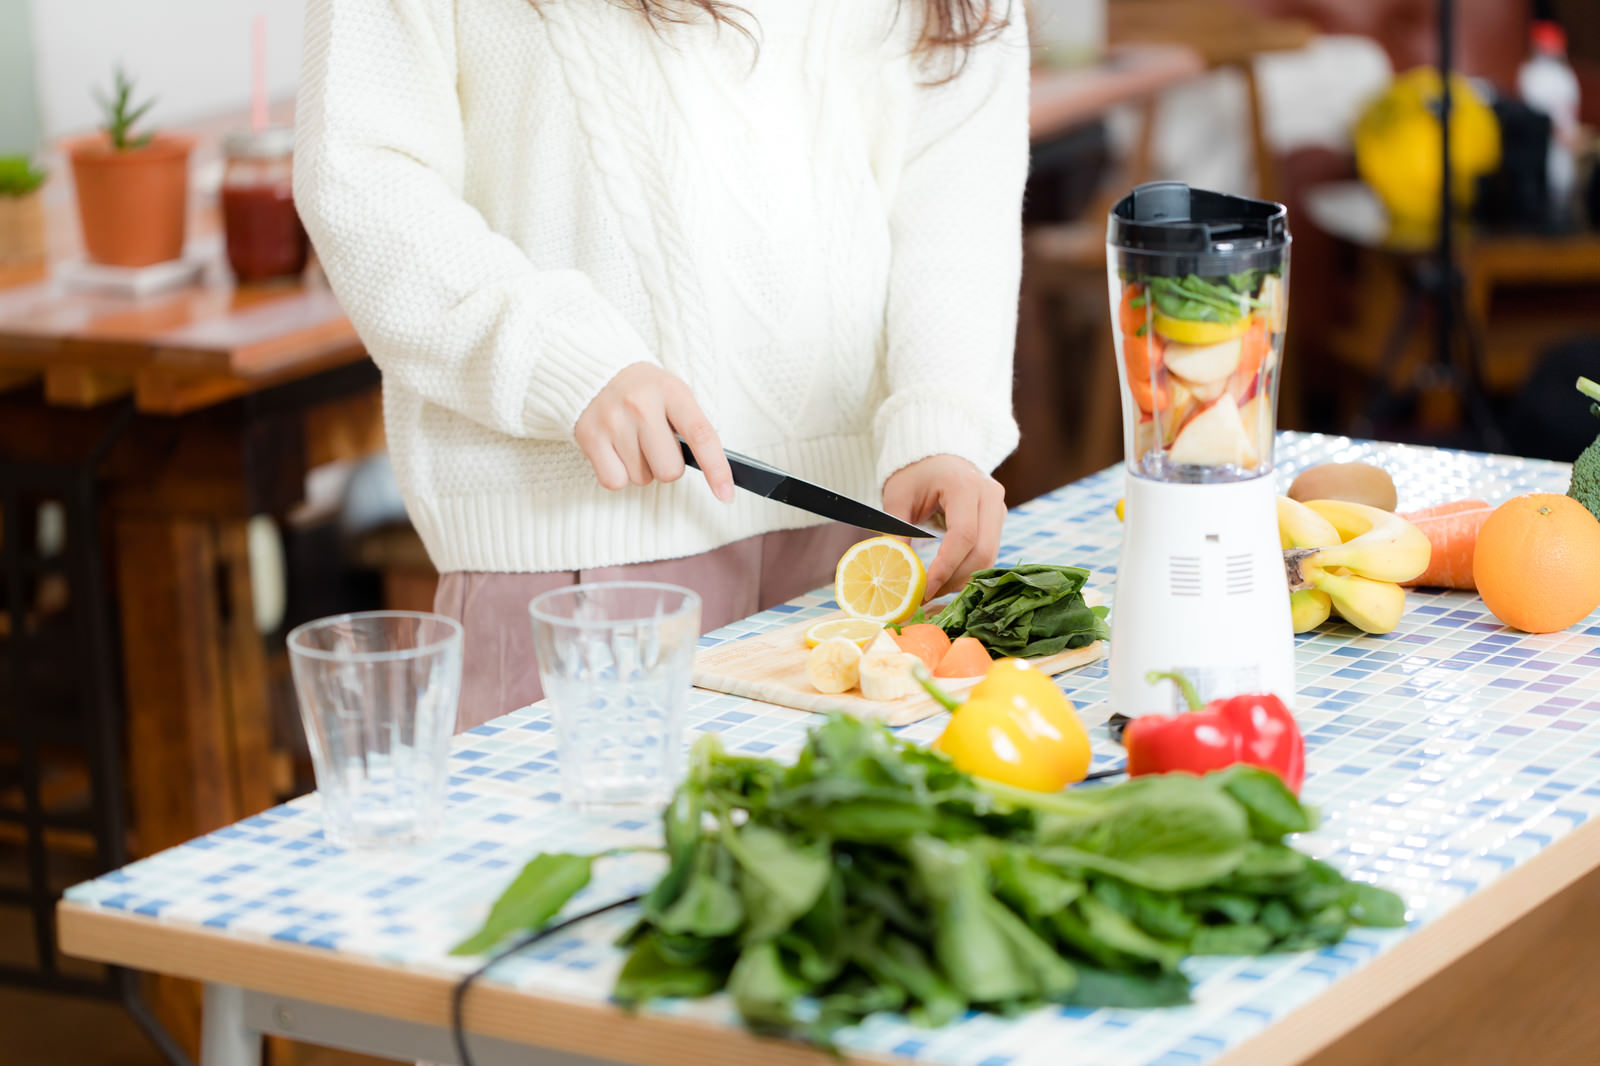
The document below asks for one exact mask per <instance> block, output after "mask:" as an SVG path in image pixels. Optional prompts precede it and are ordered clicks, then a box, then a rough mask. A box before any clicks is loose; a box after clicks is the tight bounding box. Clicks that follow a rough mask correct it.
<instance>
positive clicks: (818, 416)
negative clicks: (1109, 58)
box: [295, 0, 1028, 728]
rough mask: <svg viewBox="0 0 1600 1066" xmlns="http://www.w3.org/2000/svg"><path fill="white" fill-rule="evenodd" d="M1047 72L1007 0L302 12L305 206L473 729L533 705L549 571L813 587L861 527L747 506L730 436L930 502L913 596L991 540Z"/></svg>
mask: <svg viewBox="0 0 1600 1066" xmlns="http://www.w3.org/2000/svg"><path fill="white" fill-rule="evenodd" d="M1027 94H1028V51H1027V45H1026V31H1025V27H1024V25H1023V20H1022V13H1021V4H1020V3H1012V4H1009V5H1008V4H1007V2H1006V0H807V2H799V0H746V2H745V3H743V4H741V5H740V6H738V7H735V6H733V5H731V4H727V3H720V2H716V0H312V2H311V3H310V5H309V11H308V16H307V30H306V54H305V69H304V76H303V82H302V86H301V93H300V101H299V106H298V110H297V117H296V123H297V127H298V140H297V147H296V160H295V199H296V203H297V205H298V206H299V209H300V212H301V214H302V216H303V217H304V218H305V221H306V225H307V228H308V229H309V230H310V232H311V235H312V238H313V240H314V242H315V245H316V248H317V252H318V255H319V258H320V259H321V261H322V264H323V267H324V269H325V270H326V272H327V275H328V278H329V280H330V282H331V284H332V286H333V289H334V292H335V293H336V294H337V296H338V298H339V301H340V303H341V305H342V306H343V307H344V308H345V310H346V311H347V313H348V314H349V315H350V318H351V320H352V322H353V323H354V324H355V326H356V328H357V330H358V332H359V333H360V335H361V337H362V339H363V341H364V342H365V343H366V345H367V347H368V349H369V350H370V352H371V354H372V357H373V359H374V360H375V361H376V362H377V363H378V365H379V367H380V368H382V370H383V375H384V401H385V416H386V424H387V428H388V435H389V446H390V450H391V453H392V457H393V461H394V465H395V471H396V475H397V476H398V478H399V481H400V485H401V487H402V490H403V492H404V494H405V497H406V502H407V507H408V510H409V512H410V515H411V518H412V520H413V522H414V524H415V525H416V528H417V530H418V532H419V534H420V535H421V537H422V539H423V542H424V543H425V544H426V545H427V548H428V552H429V554H430V556H431V557H432V559H433V562H434V564H435V566H436V567H437V568H438V570H439V571H440V573H441V575H442V578H441V581H440V585H439V590H438V596H437V607H438V609H439V610H440V611H441V612H442V613H446V614H450V615H453V616H454V617H456V618H459V619H461V620H462V621H463V622H464V624H465V627H466V632H467V638H466V639H467V649H466V666H465V680H464V685H463V695H462V710H461V719H460V721H461V724H462V727H463V728H465V727H467V726H470V725H473V724H476V723H477V722H481V721H483V720H484V719H486V718H488V717H492V716H494V715H498V714H501V713H504V712H506V711H509V710H513V709H515V708H516V707H518V706H521V705H524V704H526V703H529V702H532V701H533V700H534V699H536V698H537V697H538V680H537V674H536V672H535V667H534V660H533V655H532V650H531V636H530V634H529V624H528V617H527V612H526V607H527V603H528V600H529V599H530V598H531V597H532V596H533V595H534V594H535V593H536V592H539V591H542V590H544V589H547V588H551V587H554V586H556V585H560V584H570V583H572V582H574V581H577V580H580V579H581V580H596V579H607V578H615V577H620V576H629V577H635V578H641V579H655V580H666V581H672V582H675V583H679V584H684V585H688V586H690V587H693V588H695V589H696V590H697V591H699V592H700V593H701V595H702V597H703V599H704V609H703V618H702V622H703V624H704V625H705V626H706V627H707V628H711V627H714V626H717V625H721V624H723V623H726V622H728V621H730V620H732V619H734V618H738V617H740V616H743V615H746V614H749V613H751V612H753V611H755V610H757V609H759V608H762V607H765V606H769V605H771V604H773V603H778V602H782V601H783V600H785V599H788V598H791V597H792V596H794V595H797V594H799V593H801V592H803V591H806V590H808V589H811V588H815V587H817V586H818V585H821V584H824V583H826V581H827V580H828V576H829V574H830V573H831V571H832V568H833V565H834V563H835V562H836V561H837V559H838V557H839V555H840V554H841V553H842V551H843V550H844V548H845V547H847V546H848V545H849V544H850V543H851V542H852V541H853V540H855V539H858V538H859V536H861V534H860V531H856V530H849V529H844V528H841V527H838V526H832V525H819V524H818V520H817V519H815V518H813V517H812V516H809V515H807V514H804V513H802V512H800V511H797V510H793V509H791V508H787V507H784V506H782V505H779V504H774V503H771V502H769V501H766V500H761V499H758V498H756V497H754V496H752V495H750V494H747V493H740V494H737V495H736V494H735V493H734V491H733V487H732V483H731V480H730V474H729V471H728V467H727V463H726V460H725V459H724V457H723V455H722V444H723V442H724V441H725V442H726V443H727V445H728V446H729V447H731V448H735V449H737V450H739V451H742V452H745V453H748V454H751V455H754V456H757V457H759V458H761V459H763V460H765V461H767V462H769V463H772V464H774V465H776V466H779V467H782V468H784V469H787V470H789V471H792V472H793V473H795V474H796V475H798V476H800V477H803V478H806V479H808V480H812V481H817V482H820V483H822V484H825V485H827V486H829V487H830V488H833V489H836V490H838V491H840V492H843V493H846V494H849V495H853V496H857V497H859V498H864V499H878V498H881V499H882V501H883V505H884V507H885V508H886V509H887V510H889V511H891V512H893V513H895V514H898V515H901V516H903V517H907V518H910V519H911V520H913V521H923V520H926V519H927V518H928V517H929V516H930V515H931V514H933V513H934V512H935V511H939V512H942V513H943V516H944V521H945V524H946V527H947V533H946V535H945V537H944V540H943V543H942V544H941V545H940V547H939V550H938V553H937V555H936V557H935V559H934V560H933V562H932V564H931V565H930V569H929V580H928V593H929V595H930V597H931V596H933V595H936V594H937V593H939V592H940V591H944V590H948V589H952V588H955V587H957V586H959V584H961V583H962V582H963V581H964V580H965V578H966V576H967V575H968V574H970V573H971V572H972V571H973V570H975V569H978V568H980V567H983V566H987V565H990V564H991V563H992V562H993V561H994V559H995V556H996V553H997V551H998V546H999V538H1000V528H1001V523H1002V521H1003V518H1004V510H1005V508H1004V499H1003V493H1002V491H1001V489H1000V486H999V485H998V483H996V482H995V481H994V480H993V479H992V478H991V477H989V472H990V471H991V470H993V469H994V467H995V466H996V465H997V464H998V463H999V462H1000V461H1001V460H1002V459H1003V458H1004V457H1005V456H1006V455H1007V454H1009V452H1010V451H1011V450H1012V448H1013V447H1015V444H1016V439H1017V430H1016V425H1015V422H1014V420H1013V418H1012V415H1011V350H1012V340H1013V332H1014V324H1015V304H1016V297H1017V285H1018V273H1019V268H1020V233H1019V225H1020V222H1019V216H1020V205H1021V193H1022V185H1023V181H1024V178H1025V176H1026V170H1027V153H1028V148H1027ZM674 433H676V434H680V435H682V436H683V437H684V439H685V440H687V441H688V442H689V443H690V445H691V446H692V448H693V449H694V452H695V455H696V457H697V458H698V460H699V462H700V465H701V467H702V468H703V470H704V471H705V476H704V477H700V476H698V475H696V476H692V477H683V473H684V464H683V462H682V457H681V454H680V452H679V450H678V447H677V444H676V441H675V439H674Z"/></svg>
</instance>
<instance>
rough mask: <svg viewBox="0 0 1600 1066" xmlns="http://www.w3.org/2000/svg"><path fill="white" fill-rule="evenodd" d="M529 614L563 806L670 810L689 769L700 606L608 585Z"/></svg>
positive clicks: (539, 603)
mask: <svg viewBox="0 0 1600 1066" xmlns="http://www.w3.org/2000/svg"><path fill="white" fill-rule="evenodd" d="M528 611H529V613H530V614H531V615H532V616H533V643H534V650H535V651H536V653H537V654H538V658H539V679H540V681H541V682H542V683H543V685H544V692H545V695H546V696H547V697H548V698H549V699H550V702H551V704H552V705H553V707H554V711H555V722H556V743H557V748H558V756H559V760H560V765H561V792H562V796H563V798H564V799H565V800H566V801H567V802H569V803H573V804H576V805H578V806H580V807H590V806H597V805H608V804H629V803H662V802H665V801H666V799H667V798H668V797H669V796H670V795H671V793H672V790H673V788H674V787H675V786H676V785H677V782H678V775H679V773H680V772H681V768H682V764H683V716H684V708H685V706H686V705H687V704H688V701H689V687H690V685H691V684H692V680H693V669H694V650H695V646H696V644H697V643H698V642H699V638H700V597H699V596H697V595H695V594H694V593H693V592H690V591H689V590H688V589H683V588H678V587H677V586H675V585H661V584H655V583H651V582H642V581H618V582H600V583H595V584H587V585H572V586H570V587H567V588H561V589H556V590H554V591H551V592H546V593H544V594H543V595H541V596H538V597H536V598H535V599H534V601H533V602H532V603H530V604H529V605H528Z"/></svg>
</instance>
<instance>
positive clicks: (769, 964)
mask: <svg viewBox="0 0 1600 1066" xmlns="http://www.w3.org/2000/svg"><path fill="white" fill-rule="evenodd" d="M807 988H808V985H807V984H806V982H804V981H802V980H801V979H800V978H799V977H797V976H795V975H794V974H792V973H790V972H789V969H788V967H787V966H785V965H784V960H783V957H782V955H781V953H780V952H779V951H778V945H777V944H775V943H773V942H772V941H770V940H765V941H762V942H760V943H756V944H747V945H746V946H745V949H744V950H743V951H742V952H740V954H739V961H738V962H736V963H734V964H733V972H732V973H730V974H728V992H729V993H730V994H731V995H732V996H733V1003H734V1006H736V1007H738V1008H739V1015H740V1017H742V1018H744V1020H745V1021H746V1022H749V1023H750V1024H751V1025H754V1026H757V1027H761V1028H767V1027H772V1028H779V1029H782V1028H785V1027H787V1026H788V1025H789V1023H790V1022H791V1021H792V1020H793V1015H792V1013H791V1008H792V1007H793V1005H794V1001H795V1000H796V999H798V998H799V997H800V996H801V995H803V994H804V993H805V992H806V990H807Z"/></svg>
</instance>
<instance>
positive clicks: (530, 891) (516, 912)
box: [450, 853, 594, 955]
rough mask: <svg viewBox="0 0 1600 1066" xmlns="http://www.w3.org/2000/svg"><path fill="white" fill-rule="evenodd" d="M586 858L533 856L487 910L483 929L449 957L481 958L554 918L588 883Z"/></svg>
mask: <svg viewBox="0 0 1600 1066" xmlns="http://www.w3.org/2000/svg"><path fill="white" fill-rule="evenodd" d="M593 865H594V859H593V858H591V857H590V856H588V855H565V854H555V853H552V854H543V855H536V856H534V858H533V860H532V861H531V862H529V863H528V865H526V866H524V867H523V868H522V872H521V873H519V874H518V875H517V877H516V880H514V881H512V882H511V884H510V886H509V887H507V888H506V890H505V892H504V893H502V894H501V896H500V898H499V899H497V900H495V903H494V906H493V907H491V908H490V909H489V917H488V918H486V919H485V920H484V923H483V928H482V929H479V930H478V931H477V932H476V933H474V934H473V935H472V936H469V937H468V938H467V939H465V940H463V941H462V942H461V943H459V944H457V945H456V946H455V947H453V948H451V949H450V954H452V955H482V954H483V953H484V952H486V951H488V950H489V949H490V948H492V947H494V946H495V945H496V944H498V943H500V941H502V940H504V939H505V938H506V937H507V936H508V935H509V934H511V933H516V932H523V931H532V930H534V929H538V928H539V927H540V926H542V925H544V924H545V923H546V922H548V921H549V920H550V919H551V918H553V917H555V914H556V912H557V911H559V910H560V909H561V908H562V907H564V906H566V904H567V900H569V899H571V898H572V897H573V896H575V895H577V893H578V891H579V890H580V889H582V888H583V886H585V885H587V884H588V883H589V875H590V871H591V869H592V867H593Z"/></svg>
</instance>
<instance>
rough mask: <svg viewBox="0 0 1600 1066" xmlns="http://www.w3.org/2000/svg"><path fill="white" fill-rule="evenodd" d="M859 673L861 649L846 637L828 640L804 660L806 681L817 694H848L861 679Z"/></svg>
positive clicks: (812, 650)
mask: <svg viewBox="0 0 1600 1066" xmlns="http://www.w3.org/2000/svg"><path fill="white" fill-rule="evenodd" d="M860 671H861V647H860V645H858V644H857V643H856V642H855V641H853V640H851V639H850V638H848V637H829V638H828V639H827V640H825V641H823V642H822V643H821V644H818V645H817V646H816V647H815V648H812V649H811V654H810V655H808V656H806V677H807V678H808V679H809V680H810V681H811V687H812V688H814V689H816V690H817V691H818V692H826V693H829V694H830V695H831V694H833V693H837V692H849V691H850V690H851V689H853V688H855V687H856V683H857V682H858V681H859V680H860V679H861V672H860Z"/></svg>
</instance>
